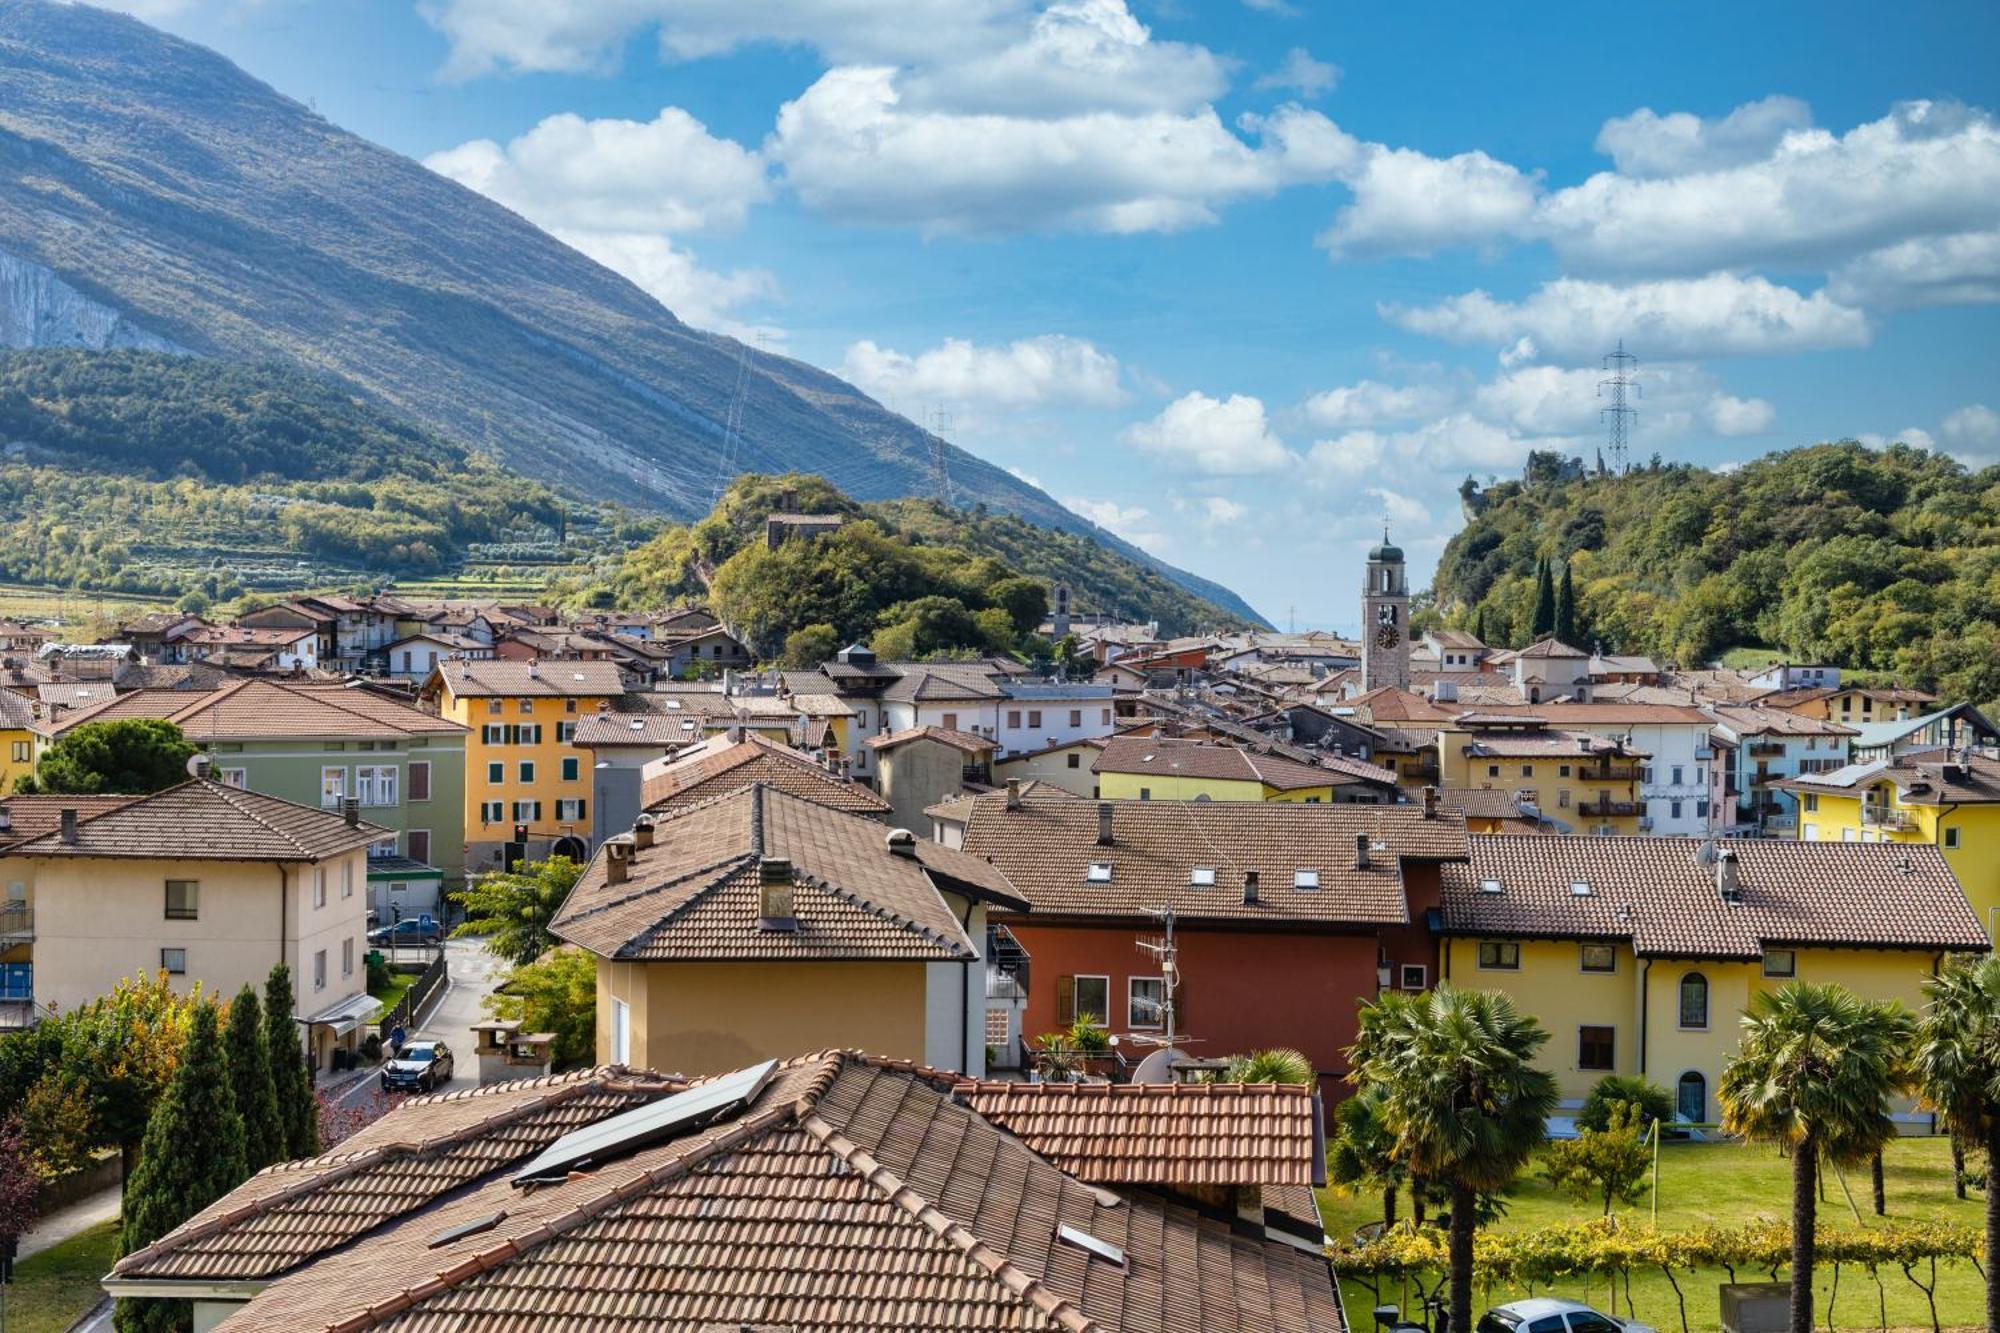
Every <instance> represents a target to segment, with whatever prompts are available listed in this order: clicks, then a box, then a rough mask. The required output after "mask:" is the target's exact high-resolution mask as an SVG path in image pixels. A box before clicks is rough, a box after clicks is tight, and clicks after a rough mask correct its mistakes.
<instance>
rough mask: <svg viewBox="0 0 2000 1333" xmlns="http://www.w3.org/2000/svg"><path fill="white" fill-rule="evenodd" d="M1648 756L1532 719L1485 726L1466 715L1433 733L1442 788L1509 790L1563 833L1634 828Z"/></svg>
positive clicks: (1642, 809)
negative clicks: (1641, 778)
mask: <svg viewBox="0 0 2000 1333" xmlns="http://www.w3.org/2000/svg"><path fill="white" fill-rule="evenodd" d="M1648 757H1649V756H1648V755H1646V754H1645V753H1644V752H1643V751H1641V750H1638V749H1635V748H1633V747H1632V746H1631V745H1629V744H1627V743H1626V742H1625V741H1624V739H1623V738H1621V737H1616V736H1600V735H1594V734H1592V733H1590V732H1585V731H1564V730H1557V729H1551V728H1548V727H1545V726H1543V725H1541V724H1540V723H1539V722H1538V721H1537V720H1535V719H1534V718H1531V717H1528V718H1520V717H1505V718H1500V719H1495V720H1494V721H1493V722H1492V723H1491V724H1483V723H1482V720H1481V719H1480V717H1479V716H1478V715H1476V714H1468V715H1467V716H1465V717H1462V718H1459V719H1457V720H1456V721H1454V722H1453V724H1452V725H1450V726H1449V727H1446V728H1444V729H1442V730H1440V731H1439V732H1438V737H1437V763H1438V771H1439V773H1440V774H1441V775H1442V785H1443V786H1444V787H1445V788H1446V789H1454V790H1456V789H1481V790H1488V791H1502V792H1509V793H1512V795H1513V796H1514V799H1515V802H1516V804H1517V805H1519V806H1520V807H1521V808H1522V809H1523V811H1524V812H1532V813H1534V814H1536V815H1537V816H1539V818H1540V819H1541V820H1542V822H1543V823H1544V825H1546V826H1548V827H1550V828H1553V829H1554V830H1556V831H1558V832H1564V833H1589V834H1596V835H1600V836H1606V835H1614V834H1627V833H1638V832H1639V831H1640V828H1639V821H1640V819H1641V818H1642V817H1643V816H1644V815H1645V813H1646V806H1645V802H1644V801H1643V800H1641V799H1640V794H1639V783H1640V775H1641V772H1642V771H1643V766H1644V764H1645V761H1646V759H1647V758H1648Z"/></svg>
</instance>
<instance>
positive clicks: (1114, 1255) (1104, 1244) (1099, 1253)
mask: <svg viewBox="0 0 2000 1333" xmlns="http://www.w3.org/2000/svg"><path fill="white" fill-rule="evenodd" d="M1056 1239H1057V1240H1059V1241H1061V1242H1062V1243H1063V1244H1065V1245H1074V1246H1075V1247H1076V1248H1077V1249H1079V1250H1082V1251H1083V1252H1084V1253H1085V1254H1087V1255H1089V1256H1090V1257H1091V1258H1093V1259H1102V1260H1103V1261H1104V1262H1105V1263H1107V1264H1110V1265H1112V1266H1113V1267H1114V1268H1123V1267H1124V1266H1125V1251H1124V1249H1123V1248H1121V1247H1120V1246H1117V1245H1113V1244H1112V1243H1111V1242H1110V1241H1108V1240H1099V1239H1098V1238H1097V1237H1095V1236H1093V1235H1091V1234H1090V1233H1089V1232H1088V1231H1085V1230H1084V1229H1083V1228H1081V1227H1073V1226H1069V1225H1067V1224H1065V1225H1063V1226H1059V1227H1057V1228H1056Z"/></svg>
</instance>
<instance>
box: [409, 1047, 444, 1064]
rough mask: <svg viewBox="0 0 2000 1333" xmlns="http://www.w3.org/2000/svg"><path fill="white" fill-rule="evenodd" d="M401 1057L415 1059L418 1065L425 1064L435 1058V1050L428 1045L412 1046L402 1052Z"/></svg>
mask: <svg viewBox="0 0 2000 1333" xmlns="http://www.w3.org/2000/svg"><path fill="white" fill-rule="evenodd" d="M403 1058H404V1059H405V1060H412V1061H415V1062H416V1063H417V1064H420V1065H427V1064H429V1063H430V1062H431V1061H433V1060H435V1059H437V1052H436V1051H434V1050H432V1049H431V1048H430V1047H428V1046H412V1047H410V1048H409V1049H408V1050H406V1051H404V1052H403Z"/></svg>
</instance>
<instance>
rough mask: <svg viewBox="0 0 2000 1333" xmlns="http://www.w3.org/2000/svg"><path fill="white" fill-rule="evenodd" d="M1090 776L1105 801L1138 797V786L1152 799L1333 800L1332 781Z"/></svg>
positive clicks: (1105, 774) (1151, 775) (1320, 801)
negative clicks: (1293, 784) (1292, 783)
mask: <svg viewBox="0 0 2000 1333" xmlns="http://www.w3.org/2000/svg"><path fill="white" fill-rule="evenodd" d="M1094 776H1095V778H1096V780H1097V794H1098V795H1099V796H1100V797H1101V798H1103V799H1104V800H1107V801H1137V800H1140V799H1142V798H1141V797H1140V795H1139V793H1140V791H1141V790H1142V789H1143V790H1145V791H1146V792H1148V793H1149V795H1148V796H1146V797H1145V798H1143V799H1146V800H1153V801H1192V800H1195V799H1197V798H1198V797H1203V796H1205V797H1207V798H1208V799H1209V800H1211V801H1289V802H1292V803H1295V804H1299V803H1307V804H1310V803H1315V802H1316V803H1319V804H1326V803H1329V802H1331V801H1332V800H1333V784H1332V783H1328V784H1327V785H1326V786H1324V787H1299V788H1295V789H1293V790H1290V791H1278V790H1277V789H1276V788H1273V787H1267V786H1265V785H1264V784H1263V783H1261V782H1248V781H1244V782H1239V781H1236V780H1234V779H1230V778H1190V777H1184V776H1182V775H1181V774H1178V773H1098V774H1095V775H1094Z"/></svg>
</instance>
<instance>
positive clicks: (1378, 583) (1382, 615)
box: [1361, 528, 1410, 690]
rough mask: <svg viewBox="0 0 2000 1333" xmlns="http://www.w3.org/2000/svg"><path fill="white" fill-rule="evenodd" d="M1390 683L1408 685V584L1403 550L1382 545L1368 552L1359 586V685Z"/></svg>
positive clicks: (1399, 686)
mask: <svg viewBox="0 0 2000 1333" xmlns="http://www.w3.org/2000/svg"><path fill="white" fill-rule="evenodd" d="M1384 685H1394V686H1395V687H1396V688H1397V689H1399V690H1407V689H1409V688H1410V585H1409V583H1408V582H1407V580H1406V579H1405V577H1404V572H1403V551H1402V548H1401V547H1399V546H1391V545H1390V544H1389V530H1388V529H1387V528H1384V529H1382V544H1381V545H1380V546H1377V547H1375V548H1374V549H1373V550H1371V551H1369V552H1368V573H1367V576H1366V580H1365V581H1364V582H1363V583H1362V585H1361V688H1362V689H1363V690H1373V689H1379V688H1381V687H1382V686H1384Z"/></svg>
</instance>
